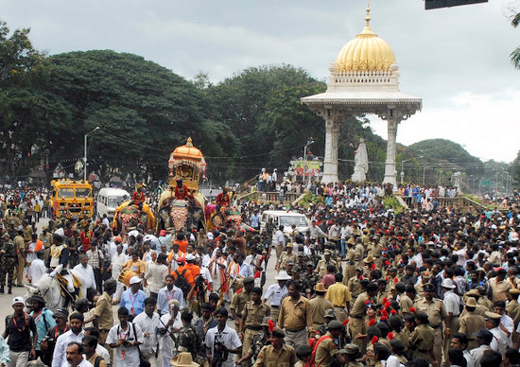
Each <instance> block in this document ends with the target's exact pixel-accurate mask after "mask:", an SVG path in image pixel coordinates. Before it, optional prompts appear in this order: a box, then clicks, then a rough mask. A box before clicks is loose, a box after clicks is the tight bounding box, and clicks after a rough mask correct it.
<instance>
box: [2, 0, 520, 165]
mask: <svg viewBox="0 0 520 367" xmlns="http://www.w3.org/2000/svg"><path fill="white" fill-rule="evenodd" d="M366 5H367V4H366V0H342V1H340V0H326V1H315V0H299V1H294V0H277V1H274V0H263V1H257V0H191V1H178V0H149V1H143V0H140V1H138V0H90V1H85V0H84V1H79V0H72V1H71V0H45V1H41V0H24V1H19V0H0V14H1V15H0V19H2V20H4V21H6V22H7V24H8V26H9V27H10V28H11V30H13V29H16V28H26V27H30V28H31V34H30V37H31V40H32V42H33V45H34V47H36V48H37V49H39V50H44V51H46V52H47V53H48V54H51V55H52V54H58V53H62V52H68V51H76V50H93V49H112V50H115V51H118V52H130V53H135V54H138V55H142V56H143V57H145V58H146V59H148V60H152V61H154V62H157V63H158V64H160V65H163V66H165V67H167V68H169V69H171V70H172V71H174V72H175V73H177V74H179V75H182V76H183V77H185V78H187V79H191V78H193V76H195V75H196V74H197V73H199V72H200V71H204V72H207V73H209V77H210V79H211V80H212V82H214V83H218V82H219V81H221V80H223V79H225V78H227V77H230V76H232V75H233V74H234V73H237V72H239V71H240V70H242V69H244V68H247V67H251V66H259V65H270V64H282V63H286V64H291V65H294V66H297V67H302V68H304V69H306V70H307V71H308V72H309V73H310V74H311V75H312V76H314V77H316V78H318V79H320V80H325V79H326V77H327V76H328V66H329V63H330V62H331V61H332V60H334V59H335V57H336V54H337V53H338V52H339V50H340V49H341V48H342V46H343V45H344V44H345V43H346V42H348V41H349V40H350V39H352V38H354V37H355V35H356V34H357V33H359V32H360V31H361V30H362V29H363V26H364V17H365V8H366ZM371 8H372V11H371V17H372V22H371V26H372V29H373V31H374V32H376V33H377V34H378V35H379V36H380V37H381V38H382V39H384V40H385V41H387V42H388V43H389V44H390V46H391V47H392V49H393V51H394V53H395V55H396V59H397V63H398V64H399V67H400V70H401V78H400V82H401V91H403V92H405V93H408V94H412V95H415V96H418V97H422V98H423V104H424V107H423V110H422V112H421V113H419V114H417V115H415V116H413V117H412V118H411V119H409V120H408V121H405V122H403V123H401V125H400V127H399V131H398V135H397V140H398V142H400V143H403V144H405V145H409V144H412V143H414V142H417V141H421V140H424V139H432V138H446V139H450V140H453V141H455V142H457V143H459V144H461V145H463V146H464V147H465V148H466V149H467V150H468V151H469V152H470V153H471V154H473V155H475V156H477V157H480V158H482V159H484V160H488V159H495V160H498V161H505V162H510V161H512V160H513V159H514V158H515V157H516V154H517V152H518V151H519V150H520V139H519V137H520V128H519V126H518V123H517V122H518V119H519V117H520V113H519V112H520V107H519V106H520V83H519V78H520V71H516V70H515V69H513V67H512V66H511V63H510V61H509V54H510V53H511V51H512V50H514V49H515V47H517V46H520V29H514V28H513V27H511V25H510V16H511V14H512V12H513V11H515V10H516V11H520V1H519V0H489V3H487V4H477V5H470V6H462V7H455V8H449V9H440V10H429V11H425V10H424V1H423V0H372V1H371ZM372 127H373V129H374V130H375V131H376V133H378V134H380V135H381V136H383V137H384V138H385V139H386V126H385V123H384V122H382V121H377V119H376V118H372Z"/></svg>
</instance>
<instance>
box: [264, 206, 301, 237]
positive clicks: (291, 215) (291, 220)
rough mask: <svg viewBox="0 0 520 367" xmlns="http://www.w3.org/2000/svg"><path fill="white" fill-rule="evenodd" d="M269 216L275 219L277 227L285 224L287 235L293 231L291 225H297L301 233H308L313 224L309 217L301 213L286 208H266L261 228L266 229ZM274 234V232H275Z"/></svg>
mask: <svg viewBox="0 0 520 367" xmlns="http://www.w3.org/2000/svg"><path fill="white" fill-rule="evenodd" d="M269 218H272V219H273V224H274V227H275V229H278V227H280V225H282V226H283V232H284V233H285V234H286V235H288V236H289V235H290V234H291V232H292V228H291V225H293V224H294V225H295V226H296V229H297V230H298V231H299V232H300V233H302V234H303V233H306V232H308V231H309V227H310V225H311V223H310V221H309V220H308V219H307V217H306V216H305V215H303V214H301V213H297V212H291V211H289V212H288V211H286V210H266V211H265V212H263V213H262V219H261V222H260V229H262V230H263V229H265V226H266V225H267V222H268V221H269ZM273 236H274V233H273Z"/></svg>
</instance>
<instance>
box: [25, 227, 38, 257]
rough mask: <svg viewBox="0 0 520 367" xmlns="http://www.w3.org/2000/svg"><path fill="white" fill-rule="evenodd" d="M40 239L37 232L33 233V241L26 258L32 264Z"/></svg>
mask: <svg viewBox="0 0 520 367" xmlns="http://www.w3.org/2000/svg"><path fill="white" fill-rule="evenodd" d="M37 240H38V236H37V235H36V233H33V234H32V236H31V243H29V246H28V247H27V255H26V260H27V262H28V263H29V264H30V263H32V262H33V261H34V260H36V258H37V257H36V253H35V252H34V249H35V248H36V241H37Z"/></svg>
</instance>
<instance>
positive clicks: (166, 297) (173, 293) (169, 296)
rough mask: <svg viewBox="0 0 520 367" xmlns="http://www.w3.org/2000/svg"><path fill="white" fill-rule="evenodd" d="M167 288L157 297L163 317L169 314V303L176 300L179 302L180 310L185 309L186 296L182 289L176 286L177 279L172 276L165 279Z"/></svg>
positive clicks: (160, 291) (158, 306)
mask: <svg viewBox="0 0 520 367" xmlns="http://www.w3.org/2000/svg"><path fill="white" fill-rule="evenodd" d="M164 283H165V284H166V286H165V287H164V288H161V289H160V290H159V293H158V295H157V309H158V310H159V313H160V314H161V315H166V314H168V313H169V312H168V310H169V302H170V301H171V300H173V299H176V300H177V301H178V302H179V309H181V310H182V309H183V308H184V295H183V294H182V289H180V288H178V287H176V286H175V277H174V276H173V275H171V274H168V275H166V277H165V279H164Z"/></svg>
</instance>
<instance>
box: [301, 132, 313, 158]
mask: <svg viewBox="0 0 520 367" xmlns="http://www.w3.org/2000/svg"><path fill="white" fill-rule="evenodd" d="M311 144H314V140H313V139H312V136H311V137H309V138H308V139H307V143H305V146H304V147H303V160H304V161H306V160H307V147H308V146H309V145H311Z"/></svg>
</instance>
